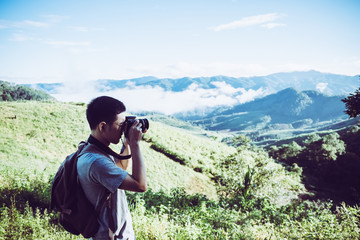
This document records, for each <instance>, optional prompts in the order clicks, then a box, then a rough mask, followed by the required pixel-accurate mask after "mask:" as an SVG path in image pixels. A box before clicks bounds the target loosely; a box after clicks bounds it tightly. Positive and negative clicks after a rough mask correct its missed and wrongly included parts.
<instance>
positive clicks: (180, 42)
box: [0, 0, 360, 83]
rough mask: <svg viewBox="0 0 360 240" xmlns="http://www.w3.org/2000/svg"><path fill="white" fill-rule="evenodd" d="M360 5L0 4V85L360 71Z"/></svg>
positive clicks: (235, 1) (118, 0) (143, 0)
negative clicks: (310, 71)
mask: <svg viewBox="0 0 360 240" xmlns="http://www.w3.org/2000/svg"><path fill="white" fill-rule="evenodd" d="M359 39H360V1H359V0H356V1H355V0H334V1H331V0H328V1H322V0H317V1H315V0H309V1H308V0H303V1H285V0H284V1H277V0H274V1H268V0H262V1H259V0H254V1H244V0H228V1H227V0H207V1H205V0H197V1H196V0H181V1H180V0H179V1H178V0H171V1H170V0H168V1H160V0H132V1H130V0H106V1H91V0H90V1H81V0H80V1H72V0H71V1H70V0H64V1H48V0H46V1H40V0H32V1H28V0H23V1H21V0H0V79H2V80H6V81H10V82H15V83H34V82H74V81H83V82H86V81H88V80H95V79H103V78H111V79H126V78H133V77H141V76H149V75H151V76H156V77H161V78H162V77H169V78H177V77H184V76H188V77H198V76H213V75H225V76H234V77H243V76H254V75H267V74H271V73H275V72H282V71H286V72H289V71H298V70H310V69H314V70H318V71H322V72H331V73H339V74H346V75H357V74H359V70H360V44H359Z"/></svg>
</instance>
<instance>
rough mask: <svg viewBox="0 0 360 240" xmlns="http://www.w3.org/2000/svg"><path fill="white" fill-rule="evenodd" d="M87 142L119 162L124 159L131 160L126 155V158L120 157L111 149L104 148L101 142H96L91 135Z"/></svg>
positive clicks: (129, 156)
mask: <svg viewBox="0 0 360 240" xmlns="http://www.w3.org/2000/svg"><path fill="white" fill-rule="evenodd" d="M87 142H89V143H91V144H94V145H96V146H97V147H98V148H100V149H101V150H102V151H104V152H105V153H107V154H109V155H111V156H113V157H115V158H117V159H120V160H124V159H129V158H131V155H127V156H121V155H120V154H117V153H116V152H114V151H113V150H112V149H111V148H109V147H108V146H105V145H104V144H103V143H102V142H100V141H99V140H97V139H96V138H95V137H93V136H92V135H90V136H89V138H88V140H87Z"/></svg>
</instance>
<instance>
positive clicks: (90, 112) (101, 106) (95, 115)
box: [86, 96, 126, 129]
mask: <svg viewBox="0 0 360 240" xmlns="http://www.w3.org/2000/svg"><path fill="white" fill-rule="evenodd" d="M125 111H126V108H125V105H124V104H123V103H122V102H121V101H119V100H117V99H115V98H112V97H108V96H101V97H97V98H95V99H93V100H91V102H90V103H89V104H88V106H87V109H86V118H87V120H88V122H89V125H90V129H95V128H96V126H97V125H98V124H99V123H101V122H106V123H108V124H112V123H113V122H114V121H115V120H116V115H117V114H119V113H122V112H125Z"/></svg>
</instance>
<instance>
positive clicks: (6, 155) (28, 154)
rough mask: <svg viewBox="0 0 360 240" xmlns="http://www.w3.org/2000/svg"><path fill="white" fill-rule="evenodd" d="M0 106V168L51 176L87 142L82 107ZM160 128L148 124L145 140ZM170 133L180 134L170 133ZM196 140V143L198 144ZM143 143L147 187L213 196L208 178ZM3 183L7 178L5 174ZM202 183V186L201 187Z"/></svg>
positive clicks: (87, 132)
mask: <svg viewBox="0 0 360 240" xmlns="http://www.w3.org/2000/svg"><path fill="white" fill-rule="evenodd" d="M0 110H1V112H2V113H3V116H2V119H1V125H0V134H1V138H0V139H1V140H0V146H1V149H0V159H1V161H2V164H1V167H0V171H1V172H4V171H5V172H6V171H9V170H10V169H11V170H12V171H15V172H19V173H20V172H26V173H31V174H34V175H36V174H38V173H41V174H45V175H46V176H45V177H49V176H52V175H53V174H54V173H55V172H56V170H57V168H58V167H59V165H60V163H61V162H62V161H63V159H64V158H65V157H66V156H67V155H68V154H70V153H72V152H74V151H75V150H76V146H77V144H78V143H79V142H80V141H82V140H86V139H87V137H88V135H89V127H88V123H87V122H86V117H85V110H86V106H85V105H76V104H68V103H44V102H13V103H2V104H1V105H0ZM14 115H16V116H17V117H16V119H13V118H12V117H11V116H14ZM160 129H161V130H165V132H166V131H169V129H168V127H166V126H163V127H159V126H158V124H157V123H153V122H152V123H151V128H150V130H149V131H148V133H147V134H146V135H147V138H148V139H149V138H155V136H157V133H156V131H157V130H160ZM174 135H176V136H178V135H179V134H178V133H177V132H176V131H174ZM152 136H154V137H152ZM194 139H195V138H194ZM195 142H196V141H195ZM197 144H198V145H199V144H200V145H201V142H200V143H197ZM112 147H113V149H114V150H116V151H119V150H120V146H112ZM142 147H143V151H144V155H145V156H146V157H145V160H146V165H147V169H148V177H149V187H150V188H153V189H156V190H160V189H167V190H169V189H171V188H173V187H184V188H185V189H186V190H188V191H189V192H194V188H195V189H198V190H199V193H204V194H205V193H206V194H208V195H209V196H214V195H215V188H214V187H213V184H212V183H211V182H210V180H209V177H206V176H205V175H202V174H199V173H197V172H195V171H194V170H193V169H191V168H190V167H187V166H184V165H181V164H178V163H176V162H174V161H173V160H171V159H169V158H168V157H166V156H165V155H164V154H161V153H159V152H157V151H155V150H153V149H152V148H151V145H150V144H149V143H146V142H142ZM222 148H223V149H224V150H222V151H225V152H226V151H229V154H230V153H232V152H234V150H233V149H231V148H229V147H227V146H225V145H223V146H222ZM204 150H205V151H206V149H204ZM2 181H5V182H6V181H10V178H7V179H2ZM190 183H192V184H194V183H195V186H191V187H190ZM196 185H199V186H196ZM202 186H207V187H206V189H205V188H203V187H202Z"/></svg>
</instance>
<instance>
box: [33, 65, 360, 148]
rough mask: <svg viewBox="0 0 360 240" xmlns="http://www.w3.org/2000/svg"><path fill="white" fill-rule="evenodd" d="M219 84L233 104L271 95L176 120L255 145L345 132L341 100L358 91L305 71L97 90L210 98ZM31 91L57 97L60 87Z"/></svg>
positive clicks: (104, 83) (351, 82)
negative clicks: (193, 92) (195, 92)
mask: <svg viewBox="0 0 360 240" xmlns="http://www.w3.org/2000/svg"><path fill="white" fill-rule="evenodd" d="M219 83H222V84H223V85H224V84H225V85H226V86H230V88H232V89H234V90H236V91H234V93H231V94H232V95H228V96H230V97H231V98H234V99H235V98H238V97H239V95H241V94H243V93H244V92H246V91H258V90H259V89H263V90H264V91H265V92H266V93H267V95H266V94H265V95H264V94H263V95H261V94H259V96H257V97H255V98H253V99H252V100H251V101H248V102H244V103H239V101H238V102H237V103H235V104H233V105H230V106H229V105H226V106H225V105H223V106H213V107H205V108H204V107H203V108H198V109H194V110H192V111H184V112H180V113H177V114H174V115H173V116H175V117H176V118H179V119H181V120H186V121H188V122H191V123H193V124H195V125H199V126H202V127H203V128H206V129H208V130H216V131H223V132H230V133H232V134H245V135H247V136H249V137H250V138H251V140H253V141H254V142H261V141H265V140H266V141H271V140H276V139H283V138H289V137H293V136H296V135H299V134H303V133H309V132H314V131H319V130H320V129H336V128H338V127H341V126H343V124H341V122H344V121H346V120H347V118H348V117H347V115H345V113H344V110H345V107H344V103H343V102H341V99H342V98H344V96H346V95H348V94H349V93H351V92H354V91H355V90H356V89H357V88H358V87H359V77H358V76H345V75H337V74H331V73H321V72H317V71H307V72H289V73H276V74H271V75H267V76H254V77H239V78H234V77H226V76H214V77H198V78H189V77H185V78H178V79H170V78H163V79H159V78H156V77H151V76H149V77H142V78H133V79H125V80H113V79H100V80H97V81H95V85H96V88H97V89H98V90H99V91H100V92H103V93H106V92H107V91H111V90H116V89H125V88H126V89H128V90H130V89H136V88H137V87H144V86H147V87H152V88H155V87H156V88H162V89H163V90H164V91H167V92H174V93H176V92H183V91H186V90H188V89H191V86H194V85H196V87H197V88H198V89H202V90H203V91H209V92H210V91H211V90H213V89H216V88H217V87H219ZM32 86H33V87H35V88H37V89H42V90H44V91H45V92H47V93H50V94H55V93H56V92H57V91H58V89H60V88H61V87H62V83H55V84H35V85H32ZM238 89H243V90H244V91H238ZM230 90H231V89H230ZM212 97H214V96H212Z"/></svg>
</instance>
